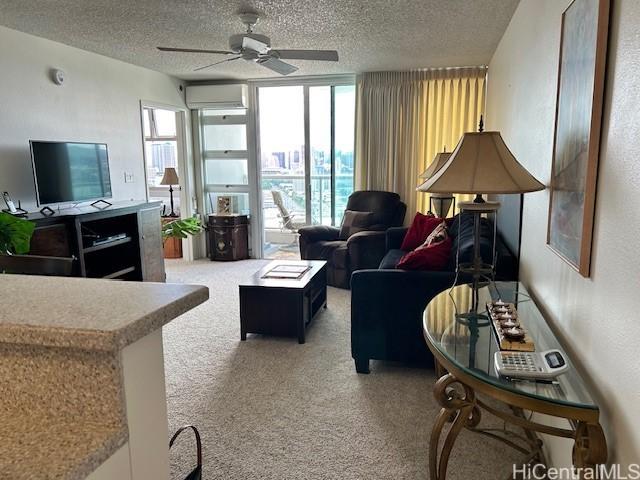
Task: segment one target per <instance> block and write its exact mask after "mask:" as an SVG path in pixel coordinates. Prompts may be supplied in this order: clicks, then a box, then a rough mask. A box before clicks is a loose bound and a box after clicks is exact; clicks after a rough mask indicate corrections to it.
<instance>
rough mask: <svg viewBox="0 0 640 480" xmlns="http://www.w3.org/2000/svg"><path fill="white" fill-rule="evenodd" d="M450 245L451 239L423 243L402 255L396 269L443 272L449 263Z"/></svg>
mask: <svg viewBox="0 0 640 480" xmlns="http://www.w3.org/2000/svg"><path fill="white" fill-rule="evenodd" d="M452 243H453V241H452V240H451V237H446V238H445V239H444V240H442V241H440V242H431V243H430V244H426V242H425V244H424V245H422V246H420V247H418V248H416V249H415V250H414V251H412V252H409V253H407V254H406V255H404V256H403V257H402V258H401V259H400V261H399V262H398V265H397V267H396V268H399V269H402V270H429V271H438V270H443V269H444V268H445V267H446V266H447V264H448V263H449V256H450V255H451V245H452Z"/></svg>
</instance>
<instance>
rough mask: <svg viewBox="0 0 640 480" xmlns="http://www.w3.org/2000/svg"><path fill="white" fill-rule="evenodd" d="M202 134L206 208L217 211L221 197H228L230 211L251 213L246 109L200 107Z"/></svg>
mask: <svg viewBox="0 0 640 480" xmlns="http://www.w3.org/2000/svg"><path fill="white" fill-rule="evenodd" d="M200 138H201V148H202V159H203V162H204V183H205V194H206V198H205V208H206V209H207V212H209V213H217V208H218V207H217V205H218V197H229V200H230V202H228V203H229V204H230V205H231V213H240V214H249V188H250V187H249V160H248V158H249V156H248V151H247V112H246V110H245V109H234V110H215V109H204V110H201V111H200Z"/></svg>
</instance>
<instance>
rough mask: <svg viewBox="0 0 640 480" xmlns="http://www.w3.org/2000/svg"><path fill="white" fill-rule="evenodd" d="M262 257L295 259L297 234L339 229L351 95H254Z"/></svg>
mask: <svg viewBox="0 0 640 480" xmlns="http://www.w3.org/2000/svg"><path fill="white" fill-rule="evenodd" d="M257 96H258V129H257V130H258V134H259V142H258V144H259V149H258V151H259V158H258V162H259V170H260V178H261V181H260V186H261V196H262V219H261V220H262V221H261V224H262V239H263V245H262V250H263V257H265V258H296V257H298V255H299V251H298V244H297V237H298V235H297V230H298V228H300V227H302V226H305V225H318V224H322V225H339V223H340V222H341V220H342V213H343V211H344V208H345V205H346V201H347V197H348V196H349V195H350V194H351V192H352V191H353V143H354V118H355V87H354V86H353V85H346V86H336V85H304V84H303V85H291V84H288V85H280V86H262V87H258V89H257Z"/></svg>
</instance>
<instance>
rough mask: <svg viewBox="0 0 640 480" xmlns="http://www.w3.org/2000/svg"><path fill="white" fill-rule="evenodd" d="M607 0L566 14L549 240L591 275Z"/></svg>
mask: <svg viewBox="0 0 640 480" xmlns="http://www.w3.org/2000/svg"><path fill="white" fill-rule="evenodd" d="M608 26H609V0H574V1H573V2H572V3H571V4H570V5H569V7H568V8H567V9H566V10H565V11H564V13H563V14H562V34H561V39H560V65H559V69H558V93H557V95H558V96H557V100H556V124H555V137H554V146H553V166H552V170H551V193H550V201H549V219H548V229H547V244H548V245H549V246H550V247H551V248H552V249H553V251H555V252H556V253H557V254H558V255H560V256H561V257H562V258H563V259H564V260H566V261H567V262H568V263H569V264H570V265H572V266H573V267H574V268H575V269H576V270H577V271H578V272H580V274H581V275H583V276H585V277H588V276H589V273H590V263H591V239H592V236H593V217H594V210H595V199H596V181H597V174H598V155H599V147H600V124H601V120H602V101H603V93H604V78H605V64H606V55H607V33H608Z"/></svg>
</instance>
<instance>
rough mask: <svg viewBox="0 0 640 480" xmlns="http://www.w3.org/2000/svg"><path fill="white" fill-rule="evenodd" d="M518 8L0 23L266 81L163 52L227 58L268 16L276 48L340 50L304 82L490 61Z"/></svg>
mask: <svg viewBox="0 0 640 480" xmlns="http://www.w3.org/2000/svg"><path fill="white" fill-rule="evenodd" d="M518 1H519V0H396V1H393V0H368V1H367V0H256V1H253V2H246V1H231V0H56V1H52V0H1V9H0V10H1V13H0V24H2V25H5V26H7V27H9V28H14V29H16V30H21V31H23V32H27V33H31V34H34V35H38V36H41V37H44V38H48V39H51V40H55V41H58V42H61V43H65V44H67V45H72V46H74V47H78V48H82V49H84V50H89V51H92V52H96V53H100V54H103V55H106V56H108V57H112V58H117V59H119V60H123V61H125V62H129V63H133V64H136V65H141V66H144V67H148V68H151V69H154V70H158V71H161V72H165V73H168V74H171V75H175V76H177V77H180V78H183V79H186V80H205V79H214V78H218V79H222V78H236V79H244V78H265V77H269V76H273V75H274V74H272V72H270V71H269V70H267V69H265V68H263V67H260V66H258V65H255V64H252V63H249V62H245V61H243V60H238V61H235V62H230V63H227V64H222V65H218V66H216V67H213V68H211V69H208V70H205V71H202V72H193V69H194V68H196V67H198V66H202V65H206V64H208V63H212V62H214V61H216V59H217V58H220V59H222V58H224V57H222V56H215V55H203V54H186V53H182V54H179V53H163V52H159V51H157V50H156V49H155V47H156V46H157V45H162V46H173V47H191V48H205V49H223V50H226V49H227V47H228V45H227V43H228V37H229V35H231V34H234V33H242V32H243V31H244V26H243V25H242V24H241V23H240V21H239V20H238V18H237V15H236V14H237V12H239V11H241V10H249V9H253V10H257V11H258V12H260V13H261V15H262V16H263V17H262V18H261V21H260V23H259V24H258V26H257V27H256V30H255V31H256V33H262V34H265V35H268V36H270V37H271V44H272V47H273V48H283V49H290V48H296V49H335V50H337V51H338V53H339V55H340V61H339V62H337V63H333V62H313V61H300V60H296V61H293V60H292V61H290V63H292V64H294V65H296V66H298V67H299V68H300V69H299V70H298V71H297V72H296V73H295V75H321V74H337V73H358V72H363V71H377V70H407V69H412V68H425V67H445V66H449V67H453V66H469V65H481V64H487V63H489V60H490V59H491V55H492V54H493V52H494V50H495V48H496V46H497V44H498V41H499V40H500V38H501V37H502V34H503V33H504V31H505V29H506V27H507V24H508V23H509V20H510V19H511V16H512V15H513V13H514V11H515V9H516V7H517V4H518Z"/></svg>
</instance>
